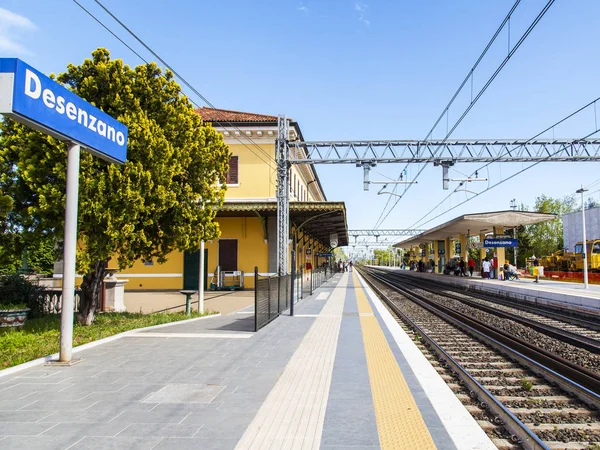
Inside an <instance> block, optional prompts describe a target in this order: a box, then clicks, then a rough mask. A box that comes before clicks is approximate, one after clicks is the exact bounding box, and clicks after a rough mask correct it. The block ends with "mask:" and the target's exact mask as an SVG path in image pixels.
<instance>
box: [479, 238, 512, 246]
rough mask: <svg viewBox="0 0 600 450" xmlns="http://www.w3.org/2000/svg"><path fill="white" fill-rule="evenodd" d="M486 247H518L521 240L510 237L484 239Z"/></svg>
mask: <svg viewBox="0 0 600 450" xmlns="http://www.w3.org/2000/svg"><path fill="white" fill-rule="evenodd" d="M483 246H484V247H518V246H519V240H518V239H510V238H508V239H507V238H501V239H495V238H493V239H484V240H483Z"/></svg>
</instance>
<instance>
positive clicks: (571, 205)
mask: <svg viewBox="0 0 600 450" xmlns="http://www.w3.org/2000/svg"><path fill="white" fill-rule="evenodd" d="M575 209H576V201H575V198H574V197H573V196H567V197H564V198H562V199H555V198H552V197H547V196H546V195H542V196H540V197H537V198H536V200H535V208H534V210H535V211H537V212H541V213H552V214H556V215H557V217H556V219H554V220H548V221H546V222H542V223H538V224H535V225H530V226H528V227H526V228H527V231H526V234H527V235H528V236H527V238H528V239H529V243H528V244H529V246H530V249H531V251H532V252H533V253H535V255H536V256H538V257H539V256H547V255H550V254H552V253H554V252H556V251H558V250H562V249H563V246H564V239H563V224H562V216H563V214H566V213H569V212H572V211H574V210H575ZM527 238H525V239H527ZM524 243H525V242H524ZM519 246H521V244H520V245H519ZM525 253H526V254H525V255H524V256H526V257H529V256H531V254H527V252H525Z"/></svg>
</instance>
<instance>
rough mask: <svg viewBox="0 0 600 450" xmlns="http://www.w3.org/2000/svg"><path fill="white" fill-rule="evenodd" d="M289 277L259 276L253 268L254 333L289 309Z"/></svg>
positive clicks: (256, 268)
mask: <svg viewBox="0 0 600 450" xmlns="http://www.w3.org/2000/svg"><path fill="white" fill-rule="evenodd" d="M290 283H291V276H290V275H282V276H279V275H270V274H269V275H261V274H259V273H258V267H255V268H254V331H258V330H260V329H261V328H262V327H264V326H265V325H267V324H268V323H270V322H271V321H273V320H274V319H275V318H277V317H278V316H279V315H280V314H281V313H282V312H283V311H285V310H287V309H288V308H289V298H290V295H289V292H290Z"/></svg>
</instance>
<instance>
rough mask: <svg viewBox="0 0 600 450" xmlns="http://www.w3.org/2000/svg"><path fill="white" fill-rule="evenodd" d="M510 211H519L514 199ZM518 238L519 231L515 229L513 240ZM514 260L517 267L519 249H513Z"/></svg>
mask: <svg viewBox="0 0 600 450" xmlns="http://www.w3.org/2000/svg"><path fill="white" fill-rule="evenodd" d="M510 209H512V210H513V211H515V210H516V209H517V199H516V198H513V199H512V200H511V201H510ZM516 238H517V229H516V228H515V227H513V239H516ZM513 260H514V263H515V267H517V247H513Z"/></svg>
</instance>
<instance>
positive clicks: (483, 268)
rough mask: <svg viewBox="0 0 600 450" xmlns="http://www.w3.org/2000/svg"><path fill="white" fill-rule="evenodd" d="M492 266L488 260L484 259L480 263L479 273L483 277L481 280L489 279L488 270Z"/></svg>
mask: <svg viewBox="0 0 600 450" xmlns="http://www.w3.org/2000/svg"><path fill="white" fill-rule="evenodd" d="M491 266H492V264H491V263H490V262H489V260H488V259H487V258H485V259H484V260H483V262H482V263H481V273H482V275H483V278H489V277H490V268H491Z"/></svg>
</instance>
